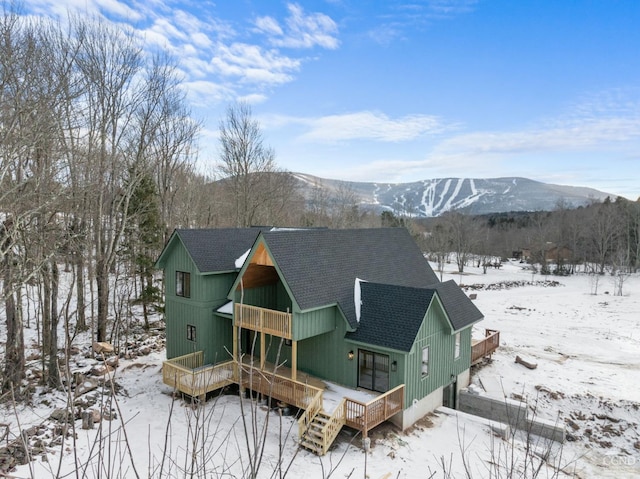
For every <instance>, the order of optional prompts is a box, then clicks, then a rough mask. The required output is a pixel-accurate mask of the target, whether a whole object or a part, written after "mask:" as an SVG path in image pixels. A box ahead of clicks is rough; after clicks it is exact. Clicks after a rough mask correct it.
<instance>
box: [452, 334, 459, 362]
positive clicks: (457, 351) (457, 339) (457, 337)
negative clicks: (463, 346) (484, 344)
mask: <svg viewBox="0 0 640 479" xmlns="http://www.w3.org/2000/svg"><path fill="white" fill-rule="evenodd" d="M459 357H460V332H457V333H456V346H455V349H454V350H453V359H458V358H459Z"/></svg>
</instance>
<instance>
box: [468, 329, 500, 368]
mask: <svg viewBox="0 0 640 479" xmlns="http://www.w3.org/2000/svg"><path fill="white" fill-rule="evenodd" d="M484 335H485V337H484V338H483V339H476V340H473V341H472V343H471V365H474V364H477V363H479V362H481V361H482V360H484V359H485V358H491V354H493V352H494V351H495V350H496V349H498V347H499V346H500V331H496V330H494V329H485V331H484Z"/></svg>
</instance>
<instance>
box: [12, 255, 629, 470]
mask: <svg viewBox="0 0 640 479" xmlns="http://www.w3.org/2000/svg"><path fill="white" fill-rule="evenodd" d="M447 268H452V265H447ZM443 279H444V280H448V279H454V280H456V282H458V283H459V284H463V285H475V287H474V289H473V290H472V289H469V290H467V291H468V292H469V293H471V292H475V293H476V294H477V299H476V300H475V304H476V305H477V306H478V307H479V308H480V310H481V311H482V312H483V313H484V315H485V320H484V321H482V322H481V323H480V324H479V325H478V328H477V331H476V336H481V335H482V334H483V331H484V328H491V329H498V330H500V333H501V337H500V338H501V344H500V349H499V350H498V351H497V352H496V353H495V354H494V356H493V361H492V362H491V363H490V364H488V365H485V366H483V367H480V368H477V369H474V373H473V377H472V381H473V382H474V383H475V384H477V385H480V384H481V383H484V384H486V385H487V386H489V385H493V388H491V389H493V391H494V393H495V391H496V390H498V393H501V392H502V391H503V392H504V395H506V396H507V397H510V398H516V397H519V396H524V397H526V398H528V400H529V403H530V405H531V406H532V407H535V408H536V414H537V415H538V416H540V417H542V418H545V419H551V420H555V419H558V420H560V421H563V422H565V423H566V425H567V432H568V433H569V435H570V438H571V439H572V440H571V441H568V442H566V443H565V444H564V447H563V450H562V451H561V452H562V457H561V459H559V461H560V462H561V464H562V465H566V467H565V471H567V473H573V474H575V477H583V478H587V477H640V436H639V433H638V423H639V422H640V410H639V403H640V387H638V385H639V384H640V276H638V275H636V276H634V277H631V278H629V280H628V281H627V282H626V283H625V285H624V289H623V293H624V295H623V296H613V295H612V294H605V291H609V292H610V293H611V292H613V290H614V288H613V284H612V282H611V278H610V277H609V276H602V277H599V284H598V288H597V290H598V294H595V295H594V294H592V293H593V291H594V290H595V285H594V281H593V278H592V277H589V276H587V275H574V276H570V277H553V276H549V277H544V276H541V275H539V274H535V275H534V274H532V273H531V272H530V271H527V270H525V269H523V268H522V267H521V265H520V264H518V263H511V264H508V265H505V266H504V267H503V268H501V269H500V270H493V269H491V270H489V271H488V272H487V274H486V275H485V274H482V271H481V270H480V269H474V268H468V270H467V271H466V272H465V274H463V275H459V274H457V273H455V274H454V273H448V272H447V273H445V274H444V277H443ZM545 280H548V281H558V282H559V284H558V285H557V286H543V284H547V283H544V281H545ZM530 281H534V282H537V283H536V284H534V285H524V286H514V285H515V284H519V282H530ZM496 284H501V285H503V286H504V287H502V288H499V289H484V288H486V286H485V285H496ZM494 288H495V286H494ZM516 355H520V356H521V357H522V358H523V359H525V360H527V361H529V362H534V363H537V368H536V369H534V370H530V369H527V368H525V367H524V366H522V365H520V364H516V363H515V362H514V358H515V356H516ZM163 359H164V352H163V351H161V352H153V353H151V354H149V355H147V356H142V357H139V358H137V359H135V360H121V361H120V365H119V367H118V369H117V370H116V373H115V375H114V377H115V381H116V383H117V384H118V385H119V386H120V387H121V388H122V389H121V390H120V391H119V393H118V394H117V406H118V408H119V411H118V413H117V415H118V417H117V418H116V419H114V420H113V421H111V422H109V421H102V423H101V426H102V428H103V431H102V434H103V436H104V435H105V434H106V432H107V431H108V429H109V427H111V428H112V430H113V431H114V432H113V434H112V436H111V439H110V440H109V439H107V440H105V441H104V442H103V444H102V447H101V450H102V454H104V455H108V453H109V450H111V457H112V461H111V471H112V473H111V477H116V476H117V475H119V476H120V477H135V476H134V474H133V469H132V466H131V461H130V459H129V458H128V456H127V455H126V454H125V453H124V449H123V444H124V441H125V436H124V434H123V432H122V431H123V430H122V429H121V426H122V424H123V423H124V424H125V428H124V429H125V430H126V436H127V438H128V441H129V444H130V446H131V450H132V453H133V457H134V458H135V459H134V463H135V468H136V469H137V472H138V474H139V475H140V476H145V477H147V476H153V477H158V476H159V475H160V474H159V467H160V463H161V461H162V458H163V456H164V457H165V461H164V465H163V470H162V471H163V474H162V477H184V476H185V473H184V469H185V468H186V467H187V464H188V462H187V459H186V458H189V457H195V458H196V459H198V461H200V459H202V460H203V461H204V459H206V460H207V461H206V467H207V468H208V469H207V470H208V473H207V477H222V476H223V475H225V474H226V475H225V476H224V477H242V476H243V471H245V470H246V467H247V466H248V459H247V454H246V443H245V440H244V433H243V427H242V422H241V421H240V417H241V409H240V407H239V403H240V399H239V398H238V396H237V395H224V396H221V397H219V398H218V399H217V400H216V399H212V400H209V401H208V402H207V403H206V404H205V405H204V407H203V408H197V407H196V408H194V407H191V406H189V404H188V403H186V402H184V401H182V400H179V399H178V400H176V401H174V402H172V398H171V391H170V390H169V388H168V387H167V386H165V385H163V384H162V376H161V366H162V360H163ZM77 362H79V363H81V364H82V366H83V367H84V368H85V369H86V368H88V367H90V366H91V365H92V360H91V359H86V358H79V359H77V360H76V363H77ZM72 366H73V364H72ZM496 385H497V386H496ZM331 389H332V393H331V394H327V397H328V399H327V408H331V406H329V403H333V402H337V396H338V395H339V394H340V392H341V391H340V389H341V388H340V387H339V386H335V385H331ZM106 399H108V396H107V397H104V398H102V400H106ZM64 401H65V397H64V395H63V394H62V393H58V394H51V393H48V394H46V395H39V394H36V395H35V396H34V399H33V405H31V406H28V407H27V406H21V407H19V408H18V417H19V418H20V422H21V429H23V430H24V429H26V428H27V427H29V426H31V425H35V424H40V423H42V422H43V421H44V420H45V419H46V418H47V417H48V416H49V414H50V412H51V409H52V407H56V406H60V405H63V404H64ZM45 403H46V404H45ZM244 405H245V413H246V416H245V417H247V418H249V417H250V415H249V414H248V412H247V411H248V409H249V408H251V407H253V408H255V410H256V412H257V417H258V419H259V421H260V422H261V424H262V422H263V421H264V420H265V418H269V427H268V438H267V445H266V447H265V453H264V458H263V461H262V469H261V473H260V477H271V476H272V473H273V471H274V469H275V468H276V464H277V462H278V454H279V450H280V447H279V444H280V442H282V451H283V458H284V462H285V464H288V462H289V461H291V460H292V458H293V464H292V465H291V469H290V470H289V474H288V477H293V478H297V477H303V476H305V477H308V478H315V477H323V471H324V476H326V475H327V474H328V472H329V470H331V469H332V468H335V471H334V473H333V475H332V477H352V478H362V477H369V478H371V479H376V478H424V477H430V476H431V473H432V472H436V471H441V470H442V468H441V464H442V461H444V462H445V463H446V464H447V466H448V467H449V466H450V467H451V468H452V470H453V477H464V465H463V461H462V459H461V454H462V453H461V450H462V449H464V450H465V455H466V457H467V458H468V459H469V463H470V467H471V470H472V472H473V477H476V478H478V477H488V476H489V470H488V468H489V467H490V461H491V459H492V457H491V456H492V451H493V456H496V455H498V454H499V455H500V456H501V457H503V456H504V457H506V454H505V452H506V451H509V450H510V447H511V445H513V447H514V448H515V452H516V454H515V455H516V457H519V458H522V457H524V456H525V453H524V447H525V446H524V441H520V440H516V441H514V442H511V441H506V442H505V441H503V440H501V439H499V438H498V437H497V436H496V435H495V434H494V433H493V432H492V429H491V427H490V426H489V425H488V424H487V422H486V421H483V420H480V419H476V418H470V417H467V416H465V415H460V416H454V415H449V414H446V413H444V412H437V413H436V414H433V415H430V416H428V417H427V418H425V420H423V421H420V422H419V423H418V424H417V425H416V426H415V427H414V428H411V429H410V430H408V431H406V432H405V433H402V432H399V431H397V430H396V429H394V428H393V427H391V426H389V425H386V426H384V427H382V428H378V429H377V430H374V431H373V432H372V433H371V438H372V448H371V452H370V453H369V454H367V455H365V453H364V452H363V450H362V448H361V441H360V438H359V437H356V438H353V436H352V434H350V433H349V432H348V431H343V432H342V433H341V434H340V436H339V437H338V441H336V444H335V447H334V449H333V450H332V451H331V452H330V453H329V454H328V455H327V456H325V457H324V458H318V457H316V456H314V455H313V454H311V453H309V452H306V451H304V450H301V451H299V452H297V448H296V441H297V423H296V422H295V420H294V419H293V418H292V417H283V418H282V428H280V423H279V419H280V418H279V416H278V415H277V414H276V413H275V412H274V411H268V410H267V409H266V407H265V406H261V405H260V404H257V403H255V402H251V401H248V400H247V401H245V402H244ZM172 407H173V411H172V413H171V410H172ZM16 422H17V420H16V418H15V415H14V413H13V411H11V410H9V409H2V410H0V423H9V424H11V427H12V430H16V428H17V426H16ZM196 422H198V423H199V424H200V425H201V427H200V429H199V430H200V432H201V433H202V431H203V430H204V433H205V434H204V436H206V438H207V446H206V449H205V452H204V456H206V457H202V456H201V455H198V454H196V455H195V456H193V455H191V447H190V446H189V444H193V443H194V441H196V442H197V441H199V440H201V438H202V436H201V435H197V434H194V431H195V430H196V427H195V424H196ZM76 427H77V428H78V431H77V432H78V439H77V442H76V446H75V449H76V454H77V456H78V457H79V462H80V463H83V464H86V463H87V461H88V458H89V457H90V456H92V457H93V459H91V461H90V462H91V464H92V465H91V466H90V467H88V468H87V469H86V470H85V472H86V476H87V477H96V476H98V475H100V476H101V477H107V474H106V473H105V472H104V471H103V472H102V473H101V474H98V471H97V469H96V467H97V466H96V464H99V463H100V460H99V459H98V457H97V448H96V447H93V449H92V446H94V439H95V438H96V437H97V434H98V430H97V429H94V430H91V431H83V430H81V429H80V421H76ZM203 428H204V429H203ZM279 438H282V441H280V440H279ZM519 439H522V438H520V437H519ZM351 440H353V443H352V444H350V441H351ZM198 444H199V443H198ZM62 449H64V453H63V454H62V464H61V473H60V475H61V476H64V474H71V475H72V477H75V472H74V470H75V463H74V454H73V453H72V451H73V445H72V444H71V443H70V442H67V443H66V444H65V445H64V446H63V447H62ZM60 450H61V448H60V446H57V447H56V448H50V451H51V452H50V453H49V455H48V459H49V462H44V461H43V460H42V459H41V458H40V457H39V458H37V459H36V460H35V461H33V462H32V463H31V468H32V471H30V469H29V467H27V466H20V467H19V468H18V469H17V470H16V471H15V472H13V473H12V474H13V475H14V476H15V477H31V474H32V472H33V474H34V476H35V477H56V476H57V475H58V472H57V467H58V460H59V458H60ZM165 451H166V453H165ZM538 452H540V451H538ZM555 452H556V453H557V452H558V450H557V449H556V450H555ZM296 454H297V455H296ZM294 456H295V457H294ZM552 457H553V456H552ZM150 458H151V459H150ZM493 459H494V460H495V459H496V457H494V458H493ZM498 462H501V461H498ZM552 462H554V461H552ZM102 463H103V464H106V463H107V461H106V459H105V460H104V461H102ZM365 474H366V475H365ZM434 477H442V473H441V472H438V473H437V474H436V475H435V476H434ZM493 477H495V474H494V475H493ZM541 477H547V474H546V473H543V474H542V476H541ZM561 477H570V475H567V476H564V475H563V476H561Z"/></svg>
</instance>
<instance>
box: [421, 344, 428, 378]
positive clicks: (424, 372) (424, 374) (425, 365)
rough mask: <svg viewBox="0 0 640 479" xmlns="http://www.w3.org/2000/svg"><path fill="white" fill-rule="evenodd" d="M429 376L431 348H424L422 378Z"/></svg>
mask: <svg viewBox="0 0 640 479" xmlns="http://www.w3.org/2000/svg"><path fill="white" fill-rule="evenodd" d="M428 375H429V346H425V347H424V348H422V377H423V378H426V377H427V376H428Z"/></svg>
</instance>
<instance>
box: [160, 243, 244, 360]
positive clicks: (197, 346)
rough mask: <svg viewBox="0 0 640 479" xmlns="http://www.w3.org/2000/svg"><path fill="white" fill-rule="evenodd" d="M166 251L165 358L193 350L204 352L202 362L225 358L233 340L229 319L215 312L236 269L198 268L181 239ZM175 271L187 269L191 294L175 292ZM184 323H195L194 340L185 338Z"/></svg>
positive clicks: (231, 282)
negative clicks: (202, 270) (210, 271)
mask: <svg viewBox="0 0 640 479" xmlns="http://www.w3.org/2000/svg"><path fill="white" fill-rule="evenodd" d="M168 253H170V254H166V255H165V258H166V260H165V264H164V270H165V272H166V274H165V297H166V301H165V308H166V311H165V317H166V318H170V319H168V320H167V325H166V327H167V359H171V358H175V357H177V356H182V355H183V354H189V353H193V352H195V351H204V352H205V358H204V361H205V364H207V363H217V362H222V361H227V360H228V359H229V354H228V353H227V351H226V350H225V349H224V345H225V344H231V343H232V328H231V320H230V319H227V318H221V317H218V316H216V315H215V314H214V310H215V309H216V308H218V307H220V306H221V305H222V304H224V303H226V302H227V301H228V300H227V297H226V296H227V293H228V292H229V288H230V287H231V285H232V284H233V281H234V280H235V276H236V275H235V273H234V272H229V273H218V274H207V275H203V274H200V272H199V271H198V270H197V268H196V266H195V264H194V263H193V260H192V259H191V256H189V253H188V252H187V251H186V249H185V248H184V246H183V244H182V242H181V241H175V242H174V243H173V245H172V246H171V251H169V252H168ZM176 271H182V272H185V273H190V289H191V291H190V293H191V294H190V297H189V298H183V297H181V296H177V295H176V274H175V272H176ZM187 325H191V326H195V328H196V340H195V341H188V340H187Z"/></svg>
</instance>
